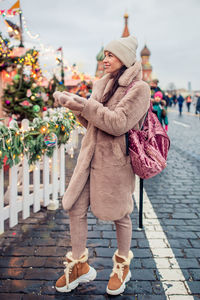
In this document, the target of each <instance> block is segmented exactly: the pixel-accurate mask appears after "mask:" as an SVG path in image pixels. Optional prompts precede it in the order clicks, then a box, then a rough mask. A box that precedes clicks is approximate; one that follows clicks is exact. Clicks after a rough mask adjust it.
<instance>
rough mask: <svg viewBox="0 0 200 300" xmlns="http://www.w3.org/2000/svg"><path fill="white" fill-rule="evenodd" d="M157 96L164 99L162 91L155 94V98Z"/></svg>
mask: <svg viewBox="0 0 200 300" xmlns="http://www.w3.org/2000/svg"><path fill="white" fill-rule="evenodd" d="M156 97H159V98H160V99H162V98H163V94H162V93H161V92H159V91H158V92H156V93H155V94H154V99H155V98H156Z"/></svg>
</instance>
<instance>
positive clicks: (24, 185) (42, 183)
mask: <svg viewBox="0 0 200 300" xmlns="http://www.w3.org/2000/svg"><path fill="white" fill-rule="evenodd" d="M79 133H84V132H82V131H81V129H80V128H77V129H74V130H73V131H72V133H71V137H70V140H69V141H68V143H67V144H66V145H61V146H60V148H58V147H56V148H55V150H54V152H53V157H52V158H49V157H47V156H46V155H44V156H43V157H42V158H41V160H40V161H38V162H36V164H35V165H34V167H33V166H32V167H30V166H29V165H28V160H27V158H26V156H24V157H23V159H22V161H21V163H19V164H18V165H14V166H13V167H12V168H10V169H9V184H8V187H7V188H6V191H5V192H4V190H5V183H4V180H5V176H4V175H5V174H4V169H1V170H0V234H2V233H3V232H4V222H5V220H8V219H9V226H10V227H13V226H15V225H17V224H18V213H19V212H22V218H23V219H26V218H28V217H29V216H30V208H31V207H33V212H34V213H36V212H38V211H39V210H40V208H41V206H45V207H47V208H48V209H50V210H54V209H57V208H58V206H59V201H58V197H59V196H62V195H63V194H64V191H65V152H68V153H69V154H71V155H73V149H74V148H76V147H77V146H78V135H79ZM41 170H42V172H41ZM30 174H32V181H33V184H30ZM41 175H42V176H41Z"/></svg>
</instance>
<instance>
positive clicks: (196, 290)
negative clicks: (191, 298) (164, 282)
mask: <svg viewBox="0 0 200 300" xmlns="http://www.w3.org/2000/svg"><path fill="white" fill-rule="evenodd" d="M188 286H189V288H190V291H191V293H192V295H193V294H200V282H199V281H190V282H188Z"/></svg>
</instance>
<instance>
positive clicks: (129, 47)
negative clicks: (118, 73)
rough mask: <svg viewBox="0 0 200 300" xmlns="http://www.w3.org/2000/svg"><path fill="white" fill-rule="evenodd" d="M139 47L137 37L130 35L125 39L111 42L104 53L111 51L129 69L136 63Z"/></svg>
mask: <svg viewBox="0 0 200 300" xmlns="http://www.w3.org/2000/svg"><path fill="white" fill-rule="evenodd" d="M137 47H138V41H137V39H136V37H134V36H133V35H130V36H128V37H125V38H120V39H118V40H113V41H111V42H110V43H108V45H107V46H106V47H104V52H105V51H109V52H111V53H113V54H114V55H115V56H116V57H117V58H118V59H119V60H121V62H122V63H123V64H124V65H125V66H126V67H127V68H129V67H130V66H132V65H133V64H134V63H135V62H136V50H137Z"/></svg>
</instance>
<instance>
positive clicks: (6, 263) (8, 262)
mask: <svg viewBox="0 0 200 300" xmlns="http://www.w3.org/2000/svg"><path fill="white" fill-rule="evenodd" d="M23 263H24V257H10V256H9V257H6V256H3V257H0V268H2V267H10V268H12V267H21V266H22V265H23Z"/></svg>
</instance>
